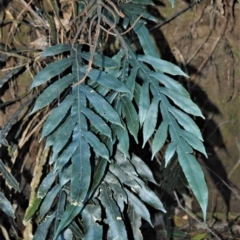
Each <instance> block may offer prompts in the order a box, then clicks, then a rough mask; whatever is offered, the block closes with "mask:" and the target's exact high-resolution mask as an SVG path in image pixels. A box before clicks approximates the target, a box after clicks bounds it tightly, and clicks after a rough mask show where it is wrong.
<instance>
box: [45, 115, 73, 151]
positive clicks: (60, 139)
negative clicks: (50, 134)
mask: <svg viewBox="0 0 240 240" xmlns="http://www.w3.org/2000/svg"><path fill="white" fill-rule="evenodd" d="M77 121H78V119H77V116H71V115H70V116H69V117H68V118H66V120H65V121H64V122H63V123H62V124H61V125H60V126H59V127H58V129H57V130H56V134H55V139H54V143H53V147H52V150H53V153H54V154H57V153H59V152H60V151H61V150H62V149H63V147H64V146H65V145H66V143H67V142H68V140H69V139H70V137H71V135H72V132H73V129H74V127H75V125H76V123H77ZM46 145H47V146H48V144H46Z"/></svg>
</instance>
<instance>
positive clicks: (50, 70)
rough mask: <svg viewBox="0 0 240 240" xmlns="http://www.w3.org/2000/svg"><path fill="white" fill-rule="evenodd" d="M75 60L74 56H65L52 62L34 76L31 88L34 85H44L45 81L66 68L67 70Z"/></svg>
mask: <svg viewBox="0 0 240 240" xmlns="http://www.w3.org/2000/svg"><path fill="white" fill-rule="evenodd" d="M74 60H75V59H74V58H73V57H69V58H64V59H62V60H60V61H57V62H53V63H50V64H49V65H48V66H47V67H45V68H44V69H42V70H41V71H40V72H39V73H38V74H37V76H36V77H35V78H34V80H33V83H32V86H31V88H30V90H31V89H33V88H34V87H37V86H39V85H42V84H43V83H45V82H47V81H48V80H50V79H51V78H53V77H55V76H57V75H58V74H60V73H62V72H63V71H64V70H66V69H67V68H69V67H70V66H71V65H72V64H73V62H74Z"/></svg>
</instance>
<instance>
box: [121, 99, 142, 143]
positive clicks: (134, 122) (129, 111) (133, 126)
mask: <svg viewBox="0 0 240 240" xmlns="http://www.w3.org/2000/svg"><path fill="white" fill-rule="evenodd" d="M121 103H122V111H123V114H124V116H125V118H126V122H127V127H128V130H129V132H130V133H131V134H132V136H133V137H134V139H135V141H136V142H137V143H138V130H139V124H138V115H137V111H136V109H135V107H134V105H133V104H132V102H131V101H130V99H129V98H127V97H125V96H122V97H121Z"/></svg>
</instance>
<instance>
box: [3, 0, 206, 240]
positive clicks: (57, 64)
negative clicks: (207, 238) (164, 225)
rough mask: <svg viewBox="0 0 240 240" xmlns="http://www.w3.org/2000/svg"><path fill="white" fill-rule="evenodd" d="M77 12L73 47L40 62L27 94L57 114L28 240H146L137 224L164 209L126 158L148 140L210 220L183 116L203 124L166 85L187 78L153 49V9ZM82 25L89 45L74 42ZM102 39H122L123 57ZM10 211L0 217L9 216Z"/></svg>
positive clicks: (102, 6)
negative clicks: (35, 92)
mask: <svg viewBox="0 0 240 240" xmlns="http://www.w3.org/2000/svg"><path fill="white" fill-rule="evenodd" d="M170 2H171V3H172V4H173V3H174V1H170ZM75 4H76V5H77V8H78V9H82V10H81V12H79V13H78V14H79V17H80V20H79V22H77V24H78V25H77V30H76V32H75V36H74V37H73V38H72V43H71V44H57V45H54V46H52V47H50V48H48V49H46V50H45V52H43V54H42V58H48V59H50V60H51V61H52V63H50V64H49V65H47V66H46V67H45V68H43V69H42V70H41V71H40V72H39V73H38V74H37V75H36V76H35V78H34V80H33V83H32V86H31V89H33V88H36V87H39V86H42V88H44V90H43V91H42V93H41V94H40V95H39V96H38V98H37V99H36V101H35V104H34V108H33V110H32V112H31V114H33V113H35V112H37V111H40V110H41V109H43V108H45V107H46V106H55V107H54V109H53V110H52V111H51V113H50V114H49V116H48V118H47V120H46V121H45V123H44V125H43V128H42V138H41V139H43V138H45V139H46V147H51V149H52V157H51V159H50V165H52V171H51V172H50V173H48V174H47V175H46V176H45V178H44V179H43V181H42V183H41V185H40V187H39V189H38V194H37V197H36V198H35V200H34V202H33V203H32V206H30V207H29V209H28V211H27V213H26V215H25V220H26V221H28V220H30V219H31V218H32V217H33V216H34V214H36V213H37V214H38V218H39V220H40V224H39V225H38V228H37V230H36V232H35V235H34V239H36V240H38V239H60V236H61V237H65V238H66V239H72V238H71V237H70V236H74V238H75V239H80V238H83V239H101V238H103V237H104V236H105V237H107V238H108V239H113V238H118V239H124V240H125V239H127V238H128V236H129V235H130V234H133V236H134V238H135V239H142V236H141V233H140V230H139V228H140V226H141V222H140V220H141V218H143V219H145V220H146V221H148V222H149V224H150V225H152V223H151V219H150V213H149V211H148V208H147V205H149V206H152V207H153V208H156V209H158V210H161V211H162V212H165V208H164V206H163V204H162V202H161V201H160V199H159V198H158V197H157V196H156V194H155V193H154V192H153V191H152V190H151V189H150V188H149V187H148V182H153V183H156V182H155V180H154V178H153V175H152V171H151V170H150V169H149V168H148V166H147V165H146V164H145V163H144V162H143V160H142V159H140V158H139V157H137V156H136V155H134V154H133V153H132V151H131V148H130V139H131V138H133V139H134V140H135V141H136V142H137V143H138V141H139V139H140V134H142V135H143V143H141V144H142V145H143V146H145V144H146V143H147V142H148V141H150V140H151V139H152V159H154V155H155V154H156V153H157V152H158V151H160V150H161V148H162V147H163V146H164V145H165V143H166V141H167V140H169V144H168V146H167V149H166V151H165V166H168V164H169V163H170V161H171V159H172V158H173V156H174V155H175V154H177V157H178V161H179V164H180V166H181V169H182V171H183V174H184V175H185V177H186V179H187V181H188V184H189V186H190V187H191V189H192V191H193V193H194V194H195V196H196V198H197V200H198V202H199V204H200V206H201V208H202V211H203V215H204V220H206V211H207V202H208V190H207V186H206V183H205V179H204V175H203V172H202V169H201V167H200V165H199V163H198V161H197V160H196V158H195V156H194V154H193V153H194V151H195V150H196V151H199V152H200V153H202V154H204V155H205V156H206V152H205V148H204V146H203V143H202V141H203V139H202V135H201V132H200V130H199V128H198V127H197V125H196V124H195V122H194V121H193V120H192V118H191V117H190V116H189V115H192V116H194V117H195V116H196V117H203V115H202V113H201V111H200V109H199V108H198V106H197V105H196V104H195V103H193V101H192V100H191V99H190V95H189V93H188V92H187V91H186V89H185V88H184V87H183V86H182V85H180V84H179V83H178V82H177V81H175V80H174V79H173V78H172V77H170V76H175V75H181V76H184V77H188V76H187V75H186V74H185V73H184V72H183V71H182V70H181V69H180V68H179V67H178V66H175V65H174V64H172V63H169V62H167V61H164V60H162V59H161V58H160V56H159V55H158V53H157V49H156V48H155V46H154V44H153V42H152V39H151V36H150V34H149V32H148V30H147V28H146V26H145V20H149V21H156V19H155V18H154V17H153V16H152V15H150V14H149V13H148V12H147V10H146V6H147V5H151V4H152V2H151V1H150V0H132V1H131V2H119V3H118V2H115V1H111V0H110V1H108V0H107V1H106V2H104V1H101V0H97V1H94V0H92V1H90V2H87V4H86V6H85V7H84V8H82V6H81V3H80V2H77V1H76V3H75ZM84 24H88V26H89V28H88V33H87V37H86V41H87V43H81V41H78V39H79V37H80V35H81V34H84V30H83V26H84ZM93 24H95V27H94V28H93ZM94 29H95V30H94ZM130 33H132V34H133V35H134V38H136V39H134V41H132V38H131V35H130ZM85 34H86V33H85ZM108 35H114V37H115V39H118V41H119V44H120V47H119V49H115V50H110V49H109V48H108V47H105V49H103V47H102V46H103V45H104V42H105V40H106V41H107V39H108V38H107V37H108ZM137 41H138V43H139V45H140V46H141V49H137V50H136V49H135V47H137V46H133V45H132V44H133V43H134V42H137ZM79 42H80V43H79ZM138 53H141V54H138ZM53 59H54V60H55V59H60V60H57V61H53ZM56 99H59V101H60V103H59V104H58V106H56V104H55V102H56V101H55V100H56ZM140 130H141V131H140ZM14 183H15V182H14ZM12 185H14V184H12ZM0 199H1V200H3V196H2V195H1V196H0ZM7 206H8V205H7V203H5V205H1V206H0V207H2V209H3V210H4V209H5V212H6V210H7ZM7 214H8V215H10V216H13V214H12V213H11V212H8V213H7ZM126 219H128V221H129V222H130V224H131V228H132V229H129V228H127V226H126ZM51 226H54V227H51ZM106 226H107V228H106ZM106 229H107V230H106Z"/></svg>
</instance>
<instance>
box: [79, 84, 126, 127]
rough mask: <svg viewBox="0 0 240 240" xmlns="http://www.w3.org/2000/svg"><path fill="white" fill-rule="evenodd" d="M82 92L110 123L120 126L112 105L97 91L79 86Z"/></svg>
mask: <svg viewBox="0 0 240 240" xmlns="http://www.w3.org/2000/svg"><path fill="white" fill-rule="evenodd" d="M80 89H81V92H82V94H86V97H87V98H88V100H89V101H90V102H91V104H92V105H93V107H94V108H95V109H96V111H97V112H98V113H99V114H100V115H101V116H102V117H104V118H105V119H106V120H108V121H109V122H111V123H114V124H117V125H119V126H120V127H123V126H122V123H121V120H120V118H119V115H118V114H117V112H116V111H115V110H114V109H113V108H112V106H111V105H110V104H109V103H108V102H107V101H106V100H105V99H104V98H103V97H102V96H100V95H99V94H98V93H96V92H95V91H94V90H93V89H91V88H90V87H88V86H86V85H85V86H81V88H80Z"/></svg>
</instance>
